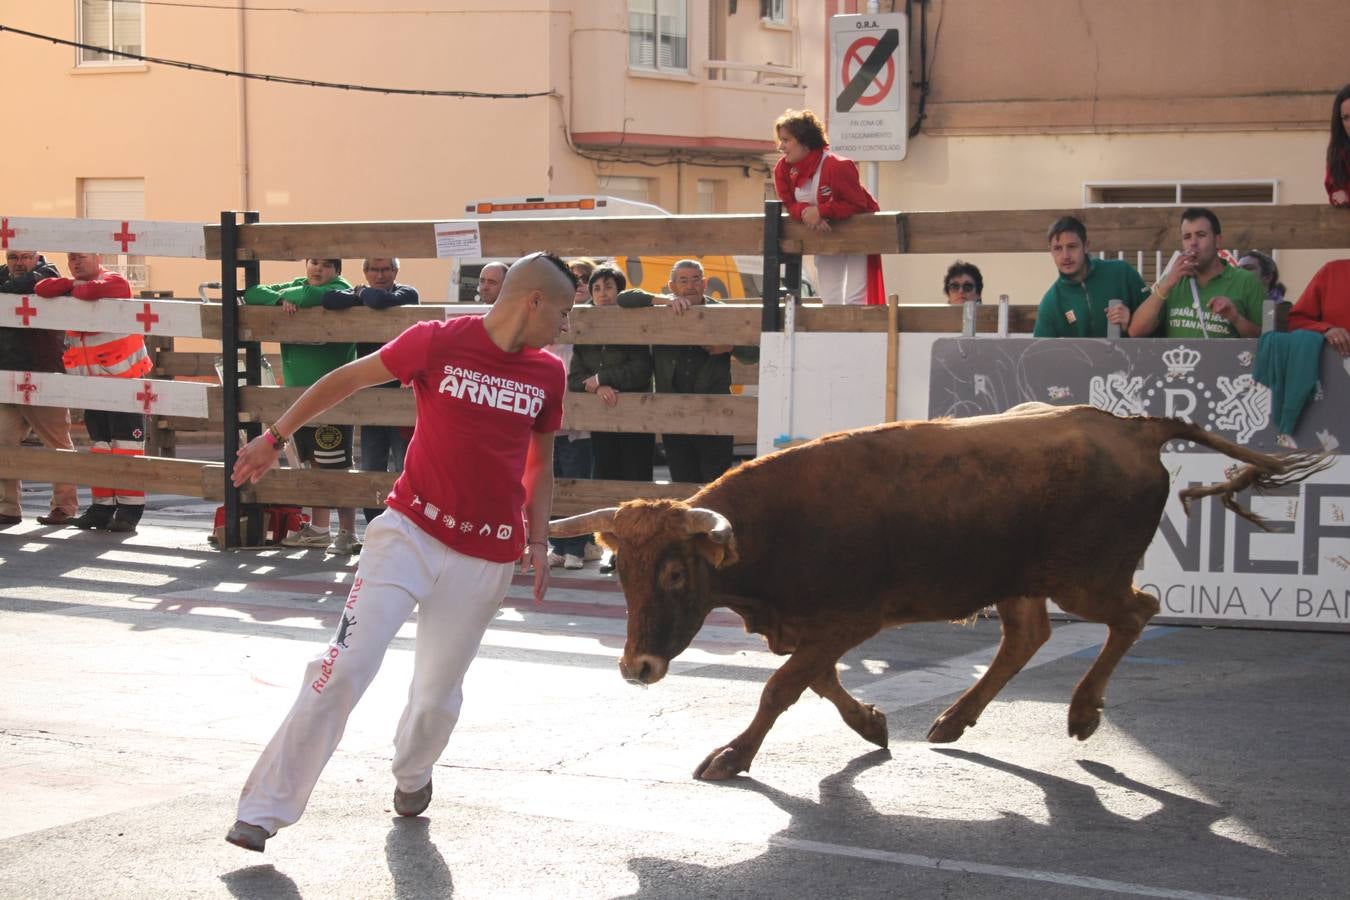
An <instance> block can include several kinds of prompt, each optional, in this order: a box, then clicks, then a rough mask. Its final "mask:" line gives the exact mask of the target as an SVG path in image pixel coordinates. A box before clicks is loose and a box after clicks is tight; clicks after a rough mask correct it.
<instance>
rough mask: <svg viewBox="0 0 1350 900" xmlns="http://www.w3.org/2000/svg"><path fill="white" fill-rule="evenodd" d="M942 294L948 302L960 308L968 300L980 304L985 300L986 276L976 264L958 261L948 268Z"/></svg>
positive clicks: (943, 280)
mask: <svg viewBox="0 0 1350 900" xmlns="http://www.w3.org/2000/svg"><path fill="white" fill-rule="evenodd" d="M942 293H943V294H945V295H946V297H947V302H948V303H950V304H954V305H957V306H959V305H960V304H962V303H965V302H966V301H967V300H974V301H975V302H976V303H980V302H982V301H983V299H984V276H983V275H981V274H980V269H979V267H978V266H976V265H975V264H974V263H968V262H966V261H965V260H964V259H958V260H956V261H955V262H954V263H952V264H951V265H950V266H948V267H947V274H946V276H944V277H943V279H942Z"/></svg>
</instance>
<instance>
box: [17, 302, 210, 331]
mask: <svg viewBox="0 0 1350 900" xmlns="http://www.w3.org/2000/svg"><path fill="white" fill-rule="evenodd" d="M10 299H12V301H13V304H12V308H11V304H10V303H9V302H6V303H5V305H4V306H3V307H0V313H2V314H3V320H4V321H3V324H4V325H5V326H6V327H10V328H39V329H45V330H49V331H52V330H61V331H65V330H72V331H110V332H113V333H114V334H139V335H144V336H149V335H158V336H176V337H202V318H201V303H199V302H197V301H195V300H133V299H130V298H127V299H123V298H120V297H119V298H109V299H105V300H99V301H97V302H94V303H91V302H89V301H88V300H80V299H78V298H76V297H39V296H37V295H18V296H15V295H9V297H8V298H7V300H10Z"/></svg>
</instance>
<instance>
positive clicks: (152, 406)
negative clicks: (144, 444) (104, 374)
mask: <svg viewBox="0 0 1350 900" xmlns="http://www.w3.org/2000/svg"><path fill="white" fill-rule="evenodd" d="M209 387H210V386H209V385H206V384H202V383H200V382H196V381H157V380H154V379H149V378H95V377H91V376H83V375H61V374H58V373H55V372H6V371H0V403H13V404H17V405H20V406H58V407H66V408H70V409H85V408H86V407H87V408H90V409H107V410H116V411H118V412H138V413H144V414H146V415H153V416H191V417H193V418H198V419H204V418H206V417H207V415H208V408H207V399H206V398H207V391H208V389H209Z"/></svg>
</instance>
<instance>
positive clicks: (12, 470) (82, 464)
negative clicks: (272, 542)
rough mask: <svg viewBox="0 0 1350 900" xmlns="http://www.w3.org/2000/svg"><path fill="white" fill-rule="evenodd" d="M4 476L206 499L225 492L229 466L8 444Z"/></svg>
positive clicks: (1, 460) (1, 462)
mask: <svg viewBox="0 0 1350 900" xmlns="http://www.w3.org/2000/svg"><path fill="white" fill-rule="evenodd" d="M0 478H22V479H24V480H26V481H43V482H51V481H68V482H73V483H75V484H84V485H108V486H116V487H121V488H130V489H133V490H141V491H146V492H147V493H154V494H179V495H182V496H185V497H201V498H203V499H205V500H220V499H222V498H223V497H224V494H225V487H224V485H225V482H224V468H223V467H222V466H221V465H220V464H219V463H210V462H205V461H203V460H196V459H160V458H158V457H153V456H137V457H127V456H113V455H111V454H107V453H77V452H72V451H69V450H48V449H47V448H45V447H13V448H8V449H6V451H5V453H4V455H3V456H0Z"/></svg>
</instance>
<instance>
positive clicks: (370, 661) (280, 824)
mask: <svg viewBox="0 0 1350 900" xmlns="http://www.w3.org/2000/svg"><path fill="white" fill-rule="evenodd" d="M513 568H514V566H513V565H512V564H511V563H494V562H487V561H485V560H481V559H475V558H474V557H471V556H465V555H464V554H462V553H457V552H455V551H454V550H451V549H450V548H449V547H446V546H445V545H444V544H442V543H441V542H440V541H438V540H436V539H435V538H433V537H431V536H430V535H428V534H427V533H426V532H425V531H423V530H422V529H420V528H418V527H417V526H416V525H414V524H413V523H412V522H410V521H408V519H407V518H406V517H405V516H404V515H403V514H402V513H401V512H399V511H398V510H394V509H389V510H386V511H385V512H384V514H383V515H381V516H379V517H378V518H376V519H375V520H374V521H373V522H371V523H370V525H369V526H367V528H366V538H365V545H364V548H363V549H362V551H361V562H360V565H359V566H358V568H357V570H356V578H355V580H354V581H353V583H352V589H351V593H350V594H348V596H347V603H346V606H345V608H344V609H343V612H342V621H341V622H340V623H339V624H338V629H337V633H336V634H334V636H333V639H332V640H331V641H330V642H329V643H328V646H327V647H325V648H324V650H323V652H321V653H320V654H319V655H318V656H317V657H316V658H315V659H313V660H311V661H310V663H309V665H308V666H306V668H305V678H304V683H303V684H302V685H301V687H300V696H299V697H297V698H296V700H295V705H294V706H292V707H291V711H290V712H289V713H288V714H287V716H286V719H285V720H284V721H283V722H282V723H281V727H280V728H279V729H277V733H276V734H275V735H274V736H273V737H272V740H271V742H270V743H268V745H267V748H266V749H265V750H263V752H262V756H261V757H259V759H258V762H257V764H256V765H254V767H253V771H252V772H251V773H249V776H248V780H247V781H245V782H244V790H243V793H242V794H241V795H240V797H239V818H240V819H242V820H243V821H245V822H248V823H250V824H252V825H258V826H261V827H262V828H264V829H266V830H267V831H268V832H270V833H275V832H276V830H277V829H279V828H284V827H285V826H287V825H291V824H294V823H295V822H296V821H297V820H298V819H299V818H300V814H301V813H303V812H304V810H305V804H306V803H308V802H309V795H310V794H311V793H312V792H313V790H314V785H315V783H316V782H317V781H318V780H319V773H320V772H322V771H323V767H324V766H325V765H326V764H327V763H328V760H329V758H330V757H332V755H333V751H334V750H336V749H337V746H338V741H340V740H341V739H342V732H343V730H344V729H345V728H346V726H347V717H348V716H349V715H350V714H351V711H352V709H353V707H355V706H356V703H357V701H358V700H360V699H361V695H362V694H363V693H364V692H365V690H366V688H367V687H368V686H369V685H370V682H371V681H372V680H373V679H374V678H375V673H376V672H378V671H379V669H380V662H381V661H382V660H383V659H384V651H385V650H386V649H387V648H388V646H389V642H390V641H391V640H393V639H394V635H396V634H397V633H398V629H399V627H400V626H401V625H403V623H404V622H405V621H407V619H408V614H409V613H411V612H412V610H413V607H414V606H416V607H417V649H416V656H415V659H414V663H413V680H412V686H411V687H410V688H409V689H408V705H407V707H406V708H405V709H404V710H403V717H402V718H401V719H400V720H399V723H398V730H397V731H396V732H395V733H394V766H393V769H394V780H395V781H396V782H397V783H398V786H399V788H400V789H402V790H404V791H415V790H417V789H418V788H421V787H422V786H423V785H425V784H426V783H427V781H428V779H430V778H431V767H432V766H433V765H435V763H436V760H437V759H438V758H440V755H441V751H442V750H444V749H445V745H446V744H447V743H448V742H449V740H450V732H451V731H452V730H454V727H455V722H456V721H457V720H458V719H459V708H460V704H461V703H462V702H463V699H464V693H463V683H464V673H465V672H467V671H468V669H469V663H471V662H473V658H474V656H475V655H476V654H477V652H478V645H479V643H480V641H482V638H483V632H484V631H486V630H487V626H488V624H489V623H490V622H491V621H492V618H493V616H494V615H496V612H497V609H498V608H499V607H500V606H501V602H502V598H504V597H505V596H506V589H507V587H508V586H509V585H510V583H511V573H512V570H513Z"/></svg>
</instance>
